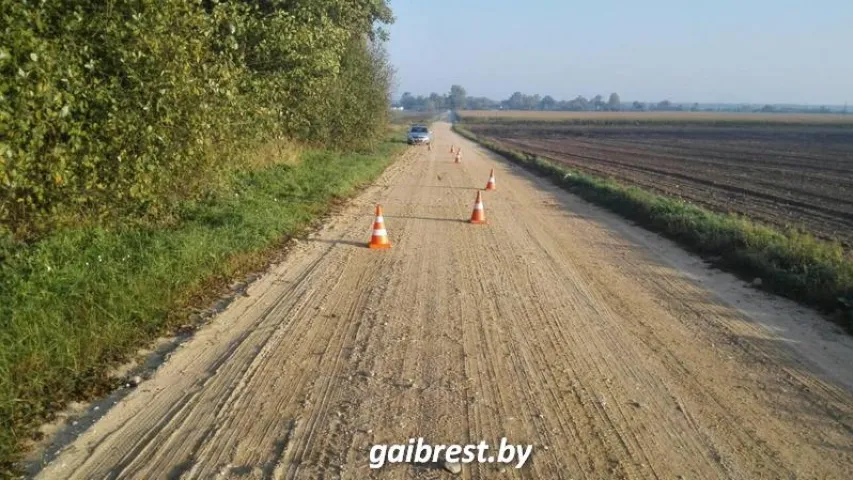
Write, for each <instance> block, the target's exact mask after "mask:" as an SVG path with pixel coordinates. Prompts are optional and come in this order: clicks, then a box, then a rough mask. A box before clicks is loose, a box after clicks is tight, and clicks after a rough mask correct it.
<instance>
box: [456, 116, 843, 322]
mask: <svg viewBox="0 0 853 480" xmlns="http://www.w3.org/2000/svg"><path fill="white" fill-rule="evenodd" d="M454 130H455V131H456V132H457V133H459V134H460V135H462V136H464V137H466V138H468V139H470V140H473V141H475V142H477V143H479V144H481V145H483V146H484V147H486V148H488V149H489V150H492V151H493V152H496V153H498V154H500V155H502V156H504V157H506V158H507V159H509V160H511V161H513V162H515V163H517V164H519V165H522V166H524V167H526V168H528V169H530V170H532V171H534V172H536V173H539V174H541V175H543V176H545V177H548V178H550V179H551V180H552V181H553V182H554V183H556V184H557V185H560V186H561V187H563V188H565V189H566V190H568V191H570V192H572V193H574V194H577V195H578V196H580V197H582V198H584V199H585V200H588V201H590V202H592V203H595V204H598V205H602V206H604V207H606V208H608V209H610V210H612V211H614V212H616V213H618V214H620V215H622V216H623V217H625V218H628V219H630V220H633V221H634V222H636V223H638V224H640V225H642V226H644V227H646V228H648V229H649V230H652V231H655V232H658V233H661V234H663V235H664V236H666V237H668V238H670V239H672V240H674V241H676V242H678V243H679V244H681V245H683V246H685V247H687V248H688V249H689V250H691V251H693V252H696V253H699V254H700V255H702V256H704V257H706V258H712V259H713V260H714V261H715V264H716V265H718V266H720V267H722V268H725V269H726V270H729V271H731V272H734V273H737V274H739V275H741V276H743V277H745V278H747V279H749V278H754V277H759V278H761V279H762V282H763V285H762V288H765V289H766V290H769V291H771V292H774V293H777V294H780V295H783V296H785V297H788V298H791V299H794V300H797V301H800V302H802V303H805V304H807V305H811V306H815V307H818V308H820V309H822V310H824V311H827V312H833V315H832V317H831V318H832V319H833V320H834V321H836V322H837V323H838V324H839V325H841V326H842V327H844V328H845V329H847V331H848V332H853V308H851V306H853V260H851V257H850V255H849V254H848V253H847V252H845V251H844V248H843V247H842V246H841V245H840V244H837V243H830V242H825V241H820V240H817V239H815V238H814V237H813V236H811V235H808V234H805V233H800V232H796V231H791V232H781V231H779V230H776V229H773V228H771V227H768V226H766V225H761V224H757V223H755V222H752V221H750V220H749V219H746V218H743V217H740V216H736V215H732V214H723V213H716V212H712V211H709V210H706V209H704V208H701V207H698V206H696V205H693V204H691V203H688V202H684V201H682V200H679V199H676V198H672V197H667V196H662V195H657V194H654V193H650V192H648V191H645V190H642V189H640V188H636V187H626V186H624V185H622V184H620V183H617V182H615V181H613V180H611V179H604V178H600V177H595V176H592V175H588V174H585V173H581V172H579V171H576V170H573V169H570V168H568V167H566V166H565V165H562V164H559V163H558V162H555V161H551V160H548V159H545V158H542V157H539V156H535V155H530V154H527V153H524V152H519V151H515V150H511V149H508V148H506V147H504V146H503V145H500V144H499V143H496V142H493V141H491V140H488V139H484V138H479V137H477V136H476V135H475V134H473V133H471V132H470V131H469V130H466V129H465V128H464V127H462V126H460V125H455V126H454Z"/></svg>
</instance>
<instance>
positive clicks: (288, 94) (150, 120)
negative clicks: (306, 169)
mask: <svg viewBox="0 0 853 480" xmlns="http://www.w3.org/2000/svg"><path fill="white" fill-rule="evenodd" d="M0 11H2V12H3V14H2V15H0V239H2V237H3V236H4V235H7V234H10V232H11V234H13V235H16V236H24V237H26V236H30V235H32V234H35V233H38V232H45V231H48V230H50V229H52V228H55V227H57V226H58V225H60V224H63V223H72V224H73V223H75V222H77V221H78V220H79V219H80V217H85V218H88V219H95V220H96V221H97V220H98V219H102V218H106V217H111V216H116V215H118V216H121V217H124V216H127V215H131V216H136V217H145V218H148V217H158V216H162V215H165V212H166V211H167V210H168V209H169V206H170V205H171V204H172V203H173V202H174V201H175V200H176V199H181V198H187V197H191V196H194V195H198V194H200V192H202V191H203V190H204V187H205V185H207V184H208V183H209V182H210V181H211V180H212V179H215V178H218V175H220V174H221V173H222V172H223V171H224V170H228V169H234V168H240V164H241V161H242V158H243V152H245V151H247V150H249V149H251V148H253V146H256V145H259V144H260V143H262V142H267V141H270V140H271V139H277V138H282V137H288V138H291V139H295V140H297V141H303V142H307V143H310V144H314V145H322V146H331V147H335V146H341V147H347V148H352V147H355V148H362V147H365V148H366V147H369V146H370V145H371V144H373V143H374V142H375V141H376V140H377V139H378V138H379V137H380V136H381V135H383V132H384V129H385V128H386V125H387V119H388V103H389V102H388V98H389V92H390V90H389V88H390V84H391V81H392V79H391V75H392V71H391V68H390V66H389V64H388V61H387V57H386V54H385V51H384V48H383V40H384V39H385V38H386V33H385V32H384V30H382V29H381V26H382V25H383V24H388V23H391V22H392V21H393V16H392V13H391V10H390V8H389V6H388V2H387V0H191V1H187V0H133V1H130V0H53V1H50V2H23V1H20V0H0Z"/></svg>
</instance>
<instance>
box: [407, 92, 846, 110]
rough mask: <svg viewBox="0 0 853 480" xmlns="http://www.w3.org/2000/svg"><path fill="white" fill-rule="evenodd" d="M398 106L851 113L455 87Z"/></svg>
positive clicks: (417, 97)
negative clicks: (485, 92) (501, 93)
mask: <svg viewBox="0 0 853 480" xmlns="http://www.w3.org/2000/svg"><path fill="white" fill-rule="evenodd" d="M395 105H397V106H400V107H403V108H404V109H406V110H416V111H427V112H434V111H442V110H457V109H458V110H497V109H504V110H542V111H575V112H584V111H589V112H595V111H599V112H614V111H635V112H646V111H659V112H687V111H690V112H699V111H706V112H711V111H726V112H756V113H842V114H846V113H847V105H846V104H845V106H844V108H843V109H842V110H832V109H830V108H828V107H826V106H821V107H820V108H796V107H790V106H777V105H764V106H755V105H746V104H743V105H726V106H717V107H714V108H711V107H708V106H705V107H701V106H700V105H699V104H698V103H692V104H681V103H673V102H672V101H670V100H661V101H660V102H640V101H633V102H631V103H623V102H622V100H621V98H620V97H619V94H618V93H611V94H610V95H609V96H608V97H607V99H606V100H605V98H604V97H603V96H602V95H595V96H594V97H592V98H586V97H584V96H582V95H578V96H577V97H575V98H573V99H571V100H555V99H554V97H552V96H550V95H545V96H544V97H543V96H540V95H538V94H535V95H527V94H524V93H522V92H515V93H513V94H512V95H511V96H510V97H509V98H507V99H505V100H492V99H490V98H487V97H474V96H468V95H467V94H466V91H465V89H464V88H462V87H461V86H459V85H453V86H452V87H451V89H450V93H449V94H441V95H440V94H438V93H431V94H430V95H429V96H423V95H418V96H415V95H412V93H411V92H405V93H403V95H402V96H401V97H400V99H399V101H398V102H396V104H395Z"/></svg>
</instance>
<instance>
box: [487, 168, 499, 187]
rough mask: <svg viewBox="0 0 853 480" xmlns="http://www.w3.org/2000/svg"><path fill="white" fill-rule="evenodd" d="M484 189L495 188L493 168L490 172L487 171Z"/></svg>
mask: <svg viewBox="0 0 853 480" xmlns="http://www.w3.org/2000/svg"><path fill="white" fill-rule="evenodd" d="M486 190H497V187H496V186H495V169H494V168H493V169H492V172H491V173H489V182H488V183H486Z"/></svg>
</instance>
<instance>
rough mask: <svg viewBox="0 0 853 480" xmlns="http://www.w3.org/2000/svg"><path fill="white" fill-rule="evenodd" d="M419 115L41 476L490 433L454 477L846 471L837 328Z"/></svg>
mask: <svg viewBox="0 0 853 480" xmlns="http://www.w3.org/2000/svg"><path fill="white" fill-rule="evenodd" d="M435 130H436V143H435V145H434V147H433V149H432V151H427V150H426V148H419V147H415V148H412V149H411V150H410V151H409V153H407V154H406V155H405V156H404V157H403V158H402V159H401V160H399V161H398V162H397V163H396V164H395V165H394V166H392V167H391V168H390V169H389V170H388V171H387V172H386V173H385V174H384V175H383V176H382V177H381V178H380V180H379V181H378V182H377V184H376V185H374V186H372V187H370V188H369V189H368V190H367V191H366V192H364V193H363V194H362V195H360V196H359V197H358V198H357V199H356V200H355V201H353V202H352V203H351V204H350V205H348V206H347V207H345V208H344V209H343V210H342V211H341V212H340V213H339V214H337V215H335V216H334V217H333V218H332V219H331V220H330V221H329V222H328V223H327V224H326V226H325V227H324V228H323V229H322V230H321V231H318V232H316V233H315V234H313V235H312V236H311V238H309V239H306V240H304V241H302V242H300V243H299V244H298V245H297V246H296V247H295V249H294V251H293V252H292V253H291V254H290V255H289V257H288V258H287V260H286V261H285V262H283V263H282V264H280V265H277V266H275V267H273V268H272V269H271V270H270V272H269V273H268V274H267V275H265V276H264V277H262V278H261V279H260V280H258V281H256V282H255V283H253V284H252V285H251V287H250V288H249V290H248V292H247V293H248V296H244V297H241V298H239V299H238V300H237V301H236V302H235V303H233V304H232V305H231V306H230V307H229V308H228V309H227V310H226V311H225V312H224V313H222V314H221V315H219V316H218V317H217V318H216V319H215V320H213V321H212V323H211V324H210V325H207V326H206V327H205V328H203V329H201V330H200V331H199V332H198V333H197V334H196V335H195V336H194V337H193V338H192V339H191V340H190V341H188V342H187V343H186V344H185V345H184V346H183V347H182V348H180V349H178V350H177V351H175V353H174V354H173V355H172V356H171V358H170V359H169V360H168V361H167V362H166V363H165V364H163V366H162V367H161V368H160V369H159V370H157V371H156V373H155V374H154V375H153V376H152V378H150V379H149V380H146V381H145V382H143V383H142V384H141V385H140V386H139V387H138V389H137V390H135V391H134V392H133V393H131V394H130V395H129V396H127V397H126V398H125V399H124V400H123V401H122V402H120V403H119V404H118V405H116V406H115V407H114V408H112V409H111V410H110V411H109V412H108V413H107V414H106V415H104V416H103V418H101V419H100V420H99V421H98V422H97V423H96V424H95V425H94V426H92V427H91V428H89V429H88V430H87V431H86V432H84V433H83V434H82V435H81V436H79V438H77V439H76V440H75V441H74V442H73V443H71V444H70V445H69V446H68V447H67V448H66V449H65V450H63V451H62V453H61V454H60V455H59V456H58V458H56V459H55V460H53V461H52V462H51V463H50V464H49V465H47V466H46V467H45V468H44V469H43V470H42V471H41V473H40V474H39V476H40V477H41V478H62V479H65V478H104V477H109V478H145V479H153V478H230V479H242V478H246V479H248V478H298V479H317V478H327V479H331V478H346V479H364V478H392V479H394V478H397V479H402V478H450V476H451V474H450V473H448V472H445V471H443V470H441V469H435V468H426V467H420V466H413V465H393V466H387V467H385V468H383V469H381V470H371V469H370V468H369V460H368V452H369V449H370V447H371V446H372V445H374V444H377V443H406V441H407V440H408V439H409V438H411V437H424V438H425V439H426V440H427V441H430V442H432V443H474V444H476V443H478V442H479V441H480V440H481V439H482V440H485V441H487V442H489V443H495V442H497V440H498V439H499V438H501V437H507V439H508V440H509V441H510V442H512V443H515V444H527V443H529V444H533V445H534V449H533V456H532V460H531V461H530V462H529V464H528V465H527V466H526V467H524V468H523V469H521V470H515V469H514V468H512V466H509V467H507V466H503V465H498V464H482V465H479V464H474V463H472V464H469V465H465V466H464V468H463V471H462V473H461V478H531V479H532V478H541V479H569V478H574V479H580V478H588V479H605V478H661V479H675V478H687V479H696V478H737V479H757V478H773V479H778V478H804V479H805V478H808V479H813V478H832V479H846V478H853V394H851V388H853V342H851V340H850V338H849V337H846V336H844V335H841V334H840V333H839V332H838V331H837V329H836V328H835V327H833V326H831V325H830V324H828V323H827V322H825V321H824V320H822V319H820V318H817V317H816V316H815V315H814V314H813V313H811V312H809V311H807V310H805V309H803V308H800V307H797V306H795V305H793V304H791V303H789V302H787V301H783V300H780V299H777V298H775V297H771V296H769V295H766V294H764V293H761V292H757V291H755V290H752V289H749V288H746V287H745V286H744V284H743V283H742V282H739V281H737V280H735V279H733V278H732V277H730V276H728V275H726V274H722V273H720V272H715V271H712V270H710V269H708V268H707V267H706V266H705V265H704V264H703V263H702V262H701V261H699V260H698V259H696V258H694V257H691V256H689V255H687V254H685V253H683V252H681V251H680V250H678V249H675V248H673V247H672V245H671V244H669V243H668V242H666V241H664V240H661V239H659V238H657V237H655V236H654V235H652V234H649V233H648V232H644V231H642V230H640V229H638V228H636V227H633V226H630V225H627V224H626V223H624V222H623V221H622V220H620V219H618V218H615V217H614V216H612V215H610V214H608V213H606V212H603V211H601V210H599V209H598V208H595V207H592V206H590V205H588V204H586V203H584V202H582V201H580V200H578V199H577V198H575V197H572V196H571V195H569V194H567V193H565V192H563V191H560V190H558V189H556V188H555V187H553V186H551V185H550V184H548V183H547V182H546V181H544V180H541V179H538V178H535V177H533V176H531V175H529V174H528V173H526V172H523V171H520V170H518V169H517V168H515V167H513V166H511V165H509V164H507V163H506V162H504V161H503V160H501V159H499V158H496V157H494V156H492V155H490V154H487V153H485V152H484V151H483V150H481V149H480V148H479V147H476V146H475V145H473V144H472V143H471V142H468V141H465V140H462V139H461V138H460V137H458V136H456V135H455V134H453V133H451V132H450V130H449V127H448V126H447V125H445V124H437V125H436V126H435ZM451 143H452V144H455V145H457V146H458V145H461V146H462V154H463V162H462V164H461V165H456V164H454V163H452V160H451V156H450V154H449V153H448V150H449V147H450V144H451ZM490 168H495V171H496V175H497V186H498V190H497V191H496V192H486V194H485V195H484V202H485V209H486V217H487V220H488V221H489V224H488V225H469V224H467V223H465V222H464V220H465V219H467V218H468V217H470V215H471V209H472V207H473V202H474V197H475V195H476V189H477V188H481V187H483V186H484V185H485V182H486V180H487V178H488V173H489V170H490ZM376 202H379V203H381V204H382V205H383V207H384V209H385V222H386V226H387V229H388V231H389V234H390V236H391V241H392V242H393V244H394V247H393V248H392V249H391V250H388V251H372V250H368V249H366V248H364V244H365V242H366V241H367V240H368V239H369V235H370V228H371V222H372V221H373V218H372V213H373V205H374V203H376ZM501 469H505V471H501Z"/></svg>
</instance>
